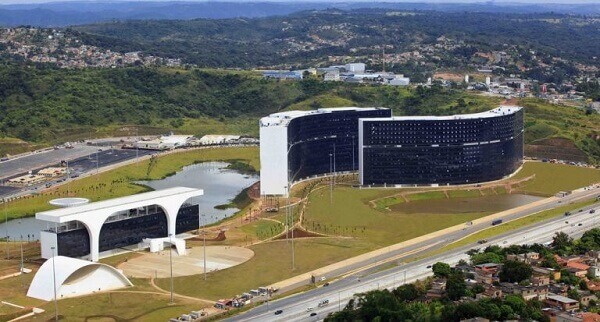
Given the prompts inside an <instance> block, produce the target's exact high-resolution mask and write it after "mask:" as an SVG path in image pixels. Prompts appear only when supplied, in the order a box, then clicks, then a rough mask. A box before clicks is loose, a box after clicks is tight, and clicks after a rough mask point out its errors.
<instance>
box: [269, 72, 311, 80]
mask: <svg viewBox="0 0 600 322" xmlns="http://www.w3.org/2000/svg"><path fill="white" fill-rule="evenodd" d="M263 77H264V78H275V79H296V80H300V79H302V78H303V75H302V71H296V70H294V71H289V70H268V71H264V72H263Z"/></svg>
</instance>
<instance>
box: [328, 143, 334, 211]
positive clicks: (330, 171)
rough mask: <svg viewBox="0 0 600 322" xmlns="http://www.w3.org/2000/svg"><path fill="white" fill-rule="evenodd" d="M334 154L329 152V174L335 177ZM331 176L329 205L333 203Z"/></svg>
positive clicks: (331, 180)
mask: <svg viewBox="0 0 600 322" xmlns="http://www.w3.org/2000/svg"><path fill="white" fill-rule="evenodd" d="M332 157H333V154H331V153H329V176H330V177H331V178H333V161H332ZM331 178H329V205H332V204H333V179H331Z"/></svg>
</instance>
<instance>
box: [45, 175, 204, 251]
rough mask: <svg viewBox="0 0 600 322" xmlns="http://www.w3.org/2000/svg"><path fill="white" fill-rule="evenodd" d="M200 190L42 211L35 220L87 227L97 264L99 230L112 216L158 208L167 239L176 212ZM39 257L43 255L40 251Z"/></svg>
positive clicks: (159, 192)
mask: <svg viewBox="0 0 600 322" xmlns="http://www.w3.org/2000/svg"><path fill="white" fill-rule="evenodd" d="M203 194H204V191H203V190H202V189H194V188H186V187H173V188H168V189H163V190H156V191H151V192H145V193H140V194H136V195H131V196H126V197H120V198H115V199H110V200H104V201H98V202H92V203H89V204H86V205H81V206H75V207H69V208H61V209H54V210H48V211H42V212H38V213H36V214H35V218H36V219H39V220H43V221H48V222H53V223H65V222H69V221H73V220H78V221H80V222H82V223H84V224H85V225H86V227H87V228H88V232H89V234H90V259H91V260H92V261H94V262H96V261H98V258H99V256H98V253H99V251H98V246H99V245H98V241H99V237H100V229H101V228H102V225H104V222H105V221H106V219H107V218H108V217H110V216H111V215H112V214H114V213H116V212H118V211H122V210H127V209H133V208H137V207H144V206H149V205H157V206H160V207H161V208H162V209H163V210H164V212H165V215H166V216H167V225H168V226H167V227H168V235H174V234H175V224H176V221H177V213H178V212H179V208H180V207H181V205H183V203H184V202H186V201H187V200H188V199H190V198H192V197H197V196H202V195H203ZM42 253H44V252H43V251H42Z"/></svg>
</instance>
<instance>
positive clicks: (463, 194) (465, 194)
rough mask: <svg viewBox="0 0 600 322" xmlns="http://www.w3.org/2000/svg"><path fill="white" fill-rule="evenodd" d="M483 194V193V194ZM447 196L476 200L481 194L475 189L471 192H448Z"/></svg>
mask: <svg viewBox="0 0 600 322" xmlns="http://www.w3.org/2000/svg"><path fill="white" fill-rule="evenodd" d="M484 193H485V192H484ZM485 194H486V195H487V194H493V192H491V193H485ZM448 196H449V197H450V198H477V197H480V196H481V193H479V190H477V189H471V190H449V191H448Z"/></svg>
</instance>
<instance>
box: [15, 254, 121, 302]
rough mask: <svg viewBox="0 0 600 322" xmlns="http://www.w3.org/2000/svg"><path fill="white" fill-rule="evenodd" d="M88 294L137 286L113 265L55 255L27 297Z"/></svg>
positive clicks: (49, 297) (32, 283) (50, 298)
mask: <svg viewBox="0 0 600 322" xmlns="http://www.w3.org/2000/svg"><path fill="white" fill-rule="evenodd" d="M53 281H54V282H55V286H56V298H57V299H61V298H66V297H75V296H82V295H88V294H92V293H95V292H101V291H108V290H114V289H119V288H123V287H128V286H133V284H132V283H131V282H130V281H129V279H127V277H125V275H123V273H121V272H120V271H118V270H117V269H115V268H114V267H112V266H109V265H106V264H101V263H92V262H88V261H85V260H81V259H77V258H71V257H65V256H55V257H54V258H51V259H49V260H47V261H46V262H45V263H44V264H43V265H42V266H41V267H40V269H39V270H38V272H37V273H36V274H35V276H34V277H33V281H31V285H30V286H29V290H28V291H27V296H29V297H33V298H36V299H40V300H44V301H52V300H53V299H54V286H53V285H52V282H53Z"/></svg>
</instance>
